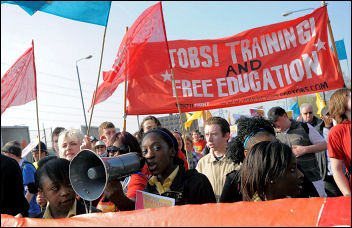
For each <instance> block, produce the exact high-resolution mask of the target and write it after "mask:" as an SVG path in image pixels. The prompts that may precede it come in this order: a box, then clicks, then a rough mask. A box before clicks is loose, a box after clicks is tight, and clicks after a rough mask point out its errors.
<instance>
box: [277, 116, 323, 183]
mask: <svg viewBox="0 0 352 228" xmlns="http://www.w3.org/2000/svg"><path fill="white" fill-rule="evenodd" d="M290 121H291V126H290V128H289V130H288V131H287V133H286V134H285V133H281V132H277V133H276V138H277V139H278V140H279V141H280V142H282V143H284V144H286V145H288V146H289V147H292V145H300V146H309V145H312V143H311V141H310V140H309V128H308V126H307V124H306V123H302V122H298V121H295V120H290ZM297 164H298V165H299V166H300V167H301V171H302V172H303V174H304V175H305V176H306V177H307V178H308V179H309V180H310V181H312V182H313V181H318V180H321V176H320V169H319V167H318V162H317V159H316V157H315V154H314V153H309V154H304V155H302V156H300V157H298V158H297Z"/></svg>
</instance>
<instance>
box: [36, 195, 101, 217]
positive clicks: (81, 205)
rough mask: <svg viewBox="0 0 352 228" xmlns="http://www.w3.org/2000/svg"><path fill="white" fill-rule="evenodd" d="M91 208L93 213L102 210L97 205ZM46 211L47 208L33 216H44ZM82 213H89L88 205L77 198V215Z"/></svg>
mask: <svg viewBox="0 0 352 228" xmlns="http://www.w3.org/2000/svg"><path fill="white" fill-rule="evenodd" d="M76 200H77V199H76ZM87 208H89V205H87ZM90 210H91V212H92V213H95V212H101V210H99V209H96V208H95V207H90ZM44 213H45V209H44V210H43V211H42V212H40V213H39V214H37V215H36V216H34V217H33V218H43V215H44ZM82 214H87V212H86V207H85V206H84V203H83V202H82V200H77V208H76V215H82Z"/></svg>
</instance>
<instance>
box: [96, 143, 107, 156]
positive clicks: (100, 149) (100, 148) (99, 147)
mask: <svg viewBox="0 0 352 228" xmlns="http://www.w3.org/2000/svg"><path fill="white" fill-rule="evenodd" d="M93 149H94V151H95V153H97V154H98V155H99V156H100V157H107V156H108V153H107V151H106V145H105V143H104V141H103V140H99V141H98V142H97V143H96V144H95V146H93Z"/></svg>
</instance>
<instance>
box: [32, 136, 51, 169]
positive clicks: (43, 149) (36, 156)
mask: <svg viewBox="0 0 352 228" xmlns="http://www.w3.org/2000/svg"><path fill="white" fill-rule="evenodd" d="M40 151H41V153H40V156H39V143H38V144H37V145H36V146H35V147H34V148H33V149H32V156H33V159H34V162H33V165H34V167H35V168H36V169H38V161H39V159H42V158H44V157H45V156H47V155H48V151H47V148H46V145H45V143H43V142H42V141H40Z"/></svg>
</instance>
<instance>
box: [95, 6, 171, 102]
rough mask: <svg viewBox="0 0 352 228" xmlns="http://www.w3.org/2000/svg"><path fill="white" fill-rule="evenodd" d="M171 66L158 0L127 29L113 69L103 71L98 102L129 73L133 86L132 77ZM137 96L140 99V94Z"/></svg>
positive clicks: (161, 70) (156, 72)
mask: <svg viewBox="0 0 352 228" xmlns="http://www.w3.org/2000/svg"><path fill="white" fill-rule="evenodd" d="M170 68H171V66H170V60H169V56H168V49H167V42H166V34H165V28H164V20H163V14H162V7H161V2H159V3H157V4H155V5H153V6H151V7H149V8H148V9H146V10H145V11H144V12H143V13H142V14H141V15H140V16H139V17H138V18H137V20H136V21H135V22H134V23H133V25H132V26H131V28H129V29H128V31H127V32H126V34H125V36H124V37H123V40H122V42H121V44H120V47H119V51H118V53H117V56H116V59H115V63H114V65H113V66H112V69H111V70H110V71H108V72H104V73H103V80H104V82H103V83H102V84H101V85H100V86H99V87H98V92H97V95H96V98H95V104H98V103H100V102H102V101H104V100H106V99H107V98H109V97H110V96H111V95H112V94H113V93H114V92H115V90H116V88H117V86H118V85H119V84H120V83H121V82H123V81H124V80H125V77H126V75H127V80H128V81H129V83H130V84H132V86H134V82H135V81H134V80H133V79H137V80H138V78H139V77H141V76H143V77H147V76H150V77H152V76H153V75H154V74H157V75H160V72H165V70H166V69H167V70H169V69H170ZM155 77H156V76H155ZM141 86H142V85H141ZM93 99H94V96H93ZM93 99H92V104H93ZM135 99H138V96H137V97H135ZM149 99H150V97H148V100H149Z"/></svg>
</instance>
